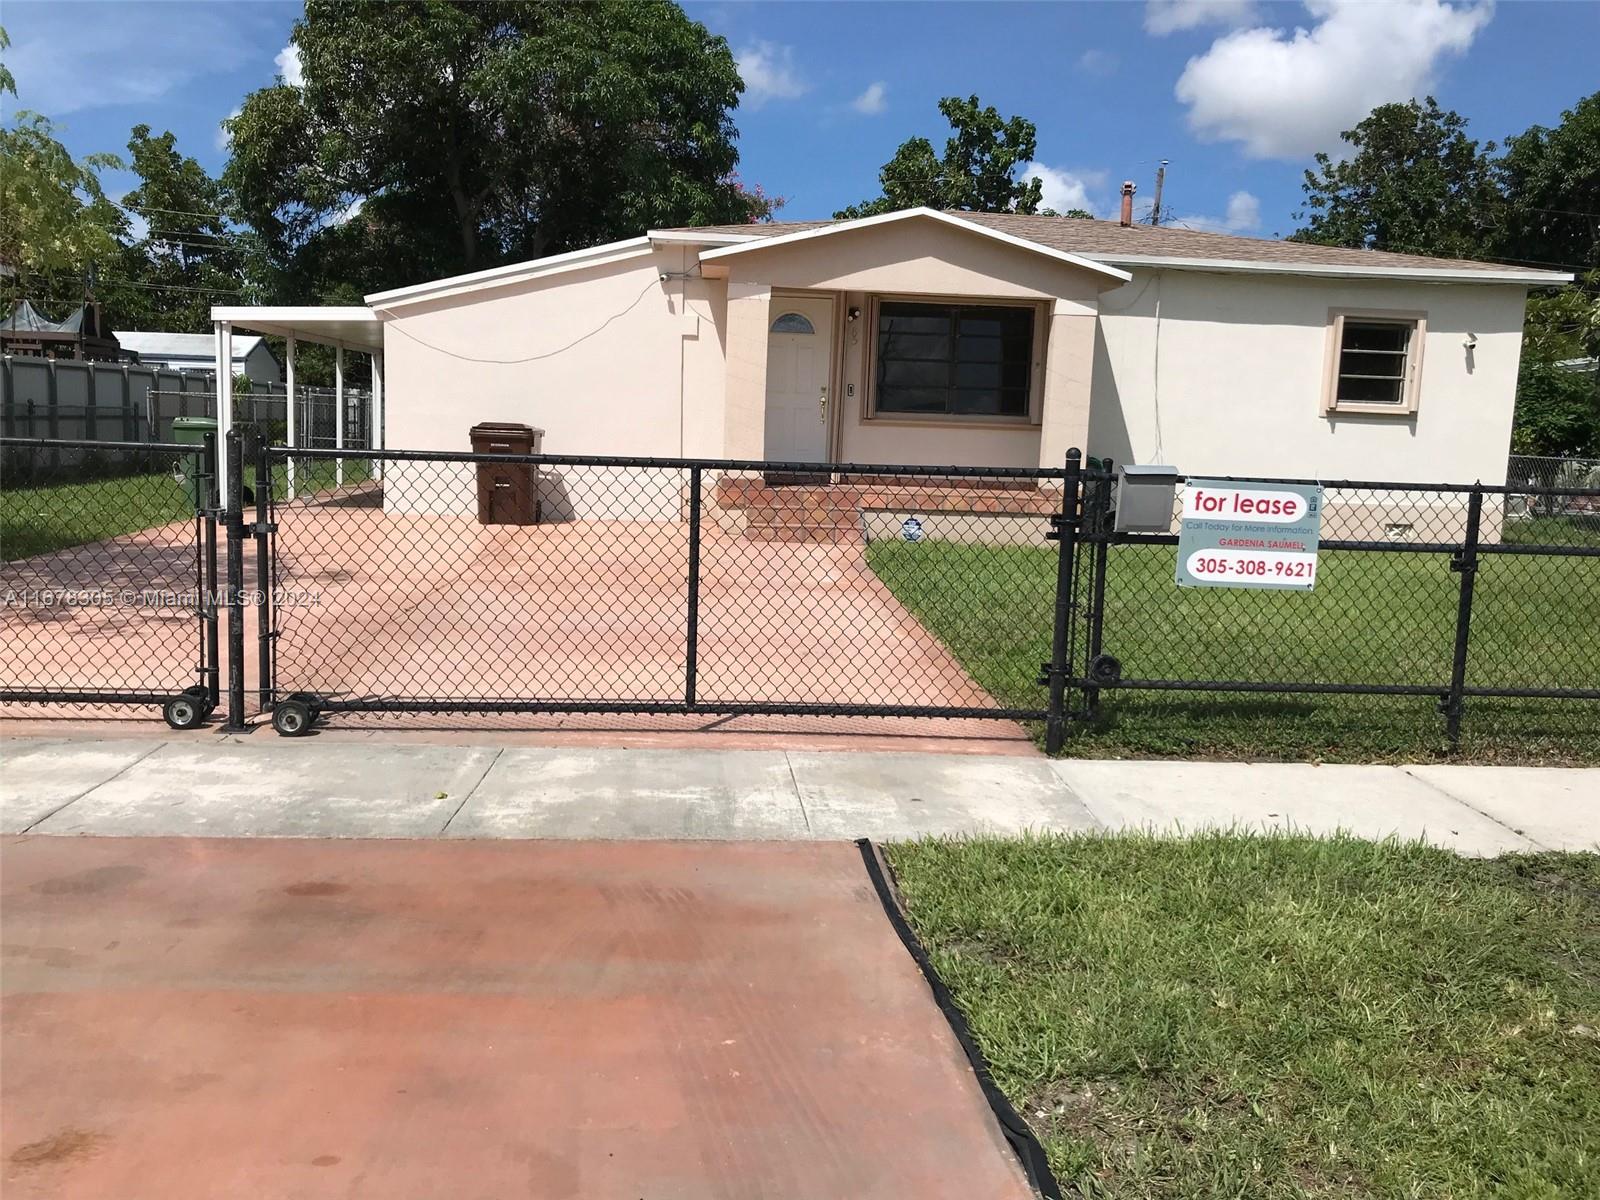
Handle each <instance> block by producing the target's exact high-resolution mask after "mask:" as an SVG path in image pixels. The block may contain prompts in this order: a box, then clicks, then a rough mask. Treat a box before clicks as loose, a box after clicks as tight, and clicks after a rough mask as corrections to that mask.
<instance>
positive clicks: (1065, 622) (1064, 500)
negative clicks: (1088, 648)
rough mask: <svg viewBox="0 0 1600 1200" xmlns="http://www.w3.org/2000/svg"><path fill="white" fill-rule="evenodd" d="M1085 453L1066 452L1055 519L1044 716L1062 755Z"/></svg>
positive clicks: (1051, 745)
mask: <svg viewBox="0 0 1600 1200" xmlns="http://www.w3.org/2000/svg"><path fill="white" fill-rule="evenodd" d="M1082 459H1083V456H1082V454H1081V453H1080V452H1079V451H1078V450H1077V448H1076V447H1074V448H1073V449H1071V450H1068V451H1067V470H1066V478H1065V480H1064V481H1063V483H1062V488H1061V513H1060V515H1059V516H1058V517H1056V519H1055V522H1054V524H1055V526H1056V528H1055V534H1054V536H1055V538H1056V540H1057V542H1058V543H1059V545H1058V548H1057V555H1056V612H1055V629H1054V631H1053V632H1052V635H1051V639H1050V661H1049V662H1048V663H1047V664H1046V675H1047V681H1048V683H1049V685H1050V704H1049V709H1048V710H1047V712H1048V715H1047V716H1046V718H1045V751H1046V753H1049V754H1059V753H1060V752H1061V748H1062V746H1063V745H1065V744H1066V737H1067V717H1066V698H1067V668H1068V661H1067V660H1068V657H1069V655H1068V650H1067V646H1068V642H1069V640H1070V638H1071V634H1072V628H1071V627H1072V607H1073V606H1072V586H1073V580H1074V579H1075V573H1074V571H1073V561H1074V558H1075V556H1076V553H1077V549H1078V493H1079V488H1080V482H1081V471H1082Z"/></svg>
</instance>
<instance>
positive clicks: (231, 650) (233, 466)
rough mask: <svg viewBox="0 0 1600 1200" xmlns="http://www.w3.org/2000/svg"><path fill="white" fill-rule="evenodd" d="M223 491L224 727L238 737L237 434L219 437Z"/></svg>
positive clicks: (240, 573)
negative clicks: (225, 548)
mask: <svg viewBox="0 0 1600 1200" xmlns="http://www.w3.org/2000/svg"><path fill="white" fill-rule="evenodd" d="M223 441H224V450H223V454H224V462H226V463H227V470H226V471H225V472H224V475H225V483H226V487H227V493H228V494H227V498H226V502H225V511H224V513H223V522H224V527H225V528H226V530H227V535H228V591H227V605H228V723H227V724H226V725H224V726H223V728H224V729H225V730H227V731H228V732H230V733H240V732H242V731H243V730H244V729H245V723H244V455H243V454H242V452H241V442H240V438H239V434H238V433H237V432H236V431H235V430H232V429H230V430H228V431H227V433H226V434H224V435H223Z"/></svg>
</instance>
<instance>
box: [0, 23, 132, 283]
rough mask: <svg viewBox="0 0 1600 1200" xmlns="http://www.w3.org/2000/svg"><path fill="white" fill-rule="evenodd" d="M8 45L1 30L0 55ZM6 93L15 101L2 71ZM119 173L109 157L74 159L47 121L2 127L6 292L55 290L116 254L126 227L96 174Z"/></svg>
mask: <svg viewBox="0 0 1600 1200" xmlns="http://www.w3.org/2000/svg"><path fill="white" fill-rule="evenodd" d="M10 44H11V41H10V39H9V38H8V37H7V36H6V33H5V30H4V29H0V50H3V49H5V48H6V47H7V46H9V45H10ZM6 93H10V94H11V95H12V96H15V95H16V94H17V87H16V80H15V79H14V78H13V77H12V75H11V72H10V70H9V69H7V68H5V67H3V66H0V95H4V94H6ZM121 166H122V162H121V160H120V159H118V158H117V156H116V155H114V154H90V155H87V156H85V157H84V158H82V159H74V158H73V157H72V155H71V153H69V152H68V150H67V148H66V147H65V146H63V145H62V144H61V143H60V141H58V140H57V139H56V137H55V131H54V126H52V125H51V123H50V121H49V119H48V118H46V117H43V116H40V115H39V114H38V113H35V112H29V111H27V110H26V109H21V110H18V111H17V112H16V113H15V114H14V116H13V119H12V121H11V123H10V124H9V125H6V126H0V265H3V266H4V267H6V268H7V270H6V272H5V277H6V284H7V287H6V290H7V291H8V292H11V291H16V290H18V289H22V290H30V289H37V288H38V287H39V286H41V285H42V286H44V287H45V288H46V289H47V290H49V289H54V288H57V287H59V286H60V283H59V280H60V279H61V278H62V277H63V276H71V275H74V274H76V273H79V272H82V271H83V270H85V269H86V268H87V267H88V265H89V264H92V263H97V262H101V263H103V262H104V261H105V260H106V259H107V258H109V257H110V256H111V255H112V254H114V253H115V252H116V249H117V238H118V237H119V236H120V235H121V234H122V232H123V231H124V229H125V228H126V222H125V220H124V218H123V216H122V213H121V212H120V211H119V210H118V209H117V206H116V205H115V204H113V203H112V202H111V201H110V200H108V199H107V198H106V194H105V191H104V189H102V188H101V186H100V172H101V171H105V170H110V169H113V168H117V167H121ZM12 298H14V297H12V296H10V295H8V296H6V297H5V299H6V300H8V301H9V300H10V299H12Z"/></svg>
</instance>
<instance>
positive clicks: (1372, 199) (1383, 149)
mask: <svg viewBox="0 0 1600 1200" xmlns="http://www.w3.org/2000/svg"><path fill="white" fill-rule="evenodd" d="M1466 127H1467V122H1466V121H1465V119H1463V118H1462V117H1461V116H1459V115H1457V114H1456V113H1454V112H1450V111H1447V110H1445V109H1441V108H1440V107H1439V105H1438V103H1437V101H1435V100H1434V98H1433V97H1432V96H1429V97H1428V98H1427V99H1426V100H1425V101H1424V102H1423V103H1422V104H1418V103H1417V102H1416V101H1415V100H1411V101H1408V102H1407V103H1404V104H1384V105H1380V106H1379V107H1377V108H1375V109H1373V110H1372V112H1371V114H1369V115H1368V116H1367V117H1366V118H1365V119H1364V120H1363V121H1361V122H1360V124H1358V125H1357V126H1356V127H1355V128H1354V129H1350V130H1346V131H1345V132H1344V133H1342V134H1340V137H1341V138H1342V140H1343V141H1344V142H1345V143H1346V144H1347V145H1348V146H1349V147H1350V153H1349V154H1348V156H1347V157H1344V158H1342V159H1339V160H1337V161H1336V160H1334V159H1333V158H1332V157H1331V156H1329V155H1327V154H1318V155H1317V156H1316V169H1315V170H1308V171H1307V172H1306V173H1305V178H1304V181H1303V182H1302V184H1301V187H1302V189H1303V190H1304V192H1305V207H1304V208H1303V209H1302V211H1300V212H1299V213H1297V214H1295V215H1296V218H1297V219H1300V220H1304V221H1306V225H1305V228H1303V229H1300V230H1298V231H1297V232H1296V233H1294V234H1293V235H1291V240H1292V241H1300V242H1315V243H1319V244H1321V245H1326V246H1354V247H1358V248H1362V249H1368V250H1391V251H1395V252H1398V253H1402V254H1429V255H1437V256H1441V257H1445V258H1481V257H1484V253H1485V248H1486V246H1487V245H1488V243H1489V239H1490V235H1491V231H1492V230H1493V229H1494V228H1495V225H1496V223H1497V221H1498V219H1499V215H1500V210H1501V205H1500V201H1499V192H1498V190H1497V189H1496V187H1495V177H1494V175H1495V173H1494V166H1493V163H1492V162H1491V160H1490V158H1489V154H1490V153H1492V152H1493V150H1494V143H1492V142H1490V143H1488V144H1487V145H1485V146H1482V147H1481V148H1480V146H1479V144H1478V143H1477V142H1475V141H1473V140H1472V139H1471V138H1469V137H1468V136H1467V134H1466Z"/></svg>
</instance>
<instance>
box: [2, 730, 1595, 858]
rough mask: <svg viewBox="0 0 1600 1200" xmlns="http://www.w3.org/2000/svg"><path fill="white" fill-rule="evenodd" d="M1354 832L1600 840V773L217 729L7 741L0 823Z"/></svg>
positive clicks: (370, 828)
mask: <svg viewBox="0 0 1600 1200" xmlns="http://www.w3.org/2000/svg"><path fill="white" fill-rule="evenodd" d="M1231 825H1237V826H1240V827H1244V828H1248V829H1291V828H1292V829H1298V830H1303V831H1307V832H1311V833H1331V832H1334V831H1335V830H1341V829H1343V830H1348V831H1350V832H1353V833H1356V834H1359V835H1361V836H1364V837H1374V838H1378V837H1386V836H1389V835H1391V834H1393V835H1398V836H1400V837H1402V838H1417V837H1421V838H1426V839H1427V840H1429V841H1430V842H1433V843H1435V844H1437V845H1442V846H1448V847H1451V848H1453V849H1456V850H1459V851H1461V852H1462V853H1466V854H1498V853H1502V852H1505V851H1510V850H1537V849H1572V850H1588V849H1594V848H1596V846H1597V845H1600V770H1597V769H1563V768H1539V767H1476V766H1410V767H1390V766H1311V765H1309V764H1300V763H1213V762H1122V761H1111V760H1093V761H1091V760H1064V761H1056V762H1051V761H1047V760H1045V759H1040V758H1021V757H1015V756H1004V755H996V756H980V755H970V754H952V755H940V754H892V753H879V754H864V753H826V752H804V753H801V752H796V751H781V750H663V749H632V750H629V749H588V748H584V749H567V748H554V747H532V746H529V747H511V748H496V747H487V746H464V745H423V744H414V743H413V744H403V745H393V744H391V745H382V744H378V743H376V742H374V741H370V740H368V741H362V742H350V741H334V740H328V741H322V740H320V739H315V738H308V739H306V740H304V741H287V740H280V739H273V740H271V741H267V740H263V739H261V738H232V737H216V738H206V739H203V740H201V739H196V738H192V737H188V738H186V737H174V738H172V739H170V740H152V739H148V738H138V739H126V740H121V739H110V740H99V741H95V740H84V739H40V738H8V739H5V740H3V741H0V832H3V833H12V834H15V833H43V834H99V835H139V836H181V837H368V838H428V837H452V838H600V839H622V838H688V839H723V840H772V839H835V838H854V837H862V836H866V837H872V838H877V839H880V840H889V839H896V838H910V837H917V836H920V835H924V834H945V833H1020V832H1022V831H1024V830H1088V829H1126V828H1143V827H1152V828H1157V829H1163V830H1170V829H1181V830H1189V831H1192V830H1196V829H1201V828H1205V827H1209V826H1231Z"/></svg>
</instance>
